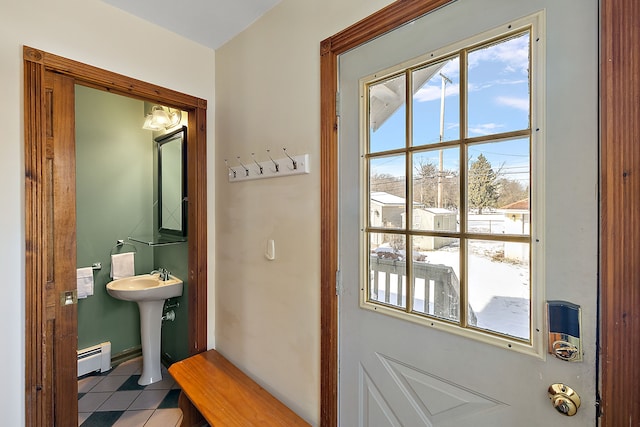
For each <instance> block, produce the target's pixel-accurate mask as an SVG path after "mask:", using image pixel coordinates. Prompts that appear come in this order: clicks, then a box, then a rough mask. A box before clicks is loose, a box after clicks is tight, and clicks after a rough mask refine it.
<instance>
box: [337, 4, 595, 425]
mask: <svg viewBox="0 0 640 427" xmlns="http://www.w3.org/2000/svg"><path fill="white" fill-rule="evenodd" d="M597 7H598V2H597V1H595V0H589V1H585V0H563V1H561V2H558V1H556V0H548V1H542V0H535V1H533V0H527V1H515V0H474V1H465V0H460V1H457V2H454V3H452V4H450V5H449V6H446V7H444V8H441V9H439V10H437V11H435V12H433V13H431V14H429V15H427V16H425V17H423V18H421V19H420V20H418V21H416V22H414V23H412V24H409V25H405V26H403V27H401V28H399V29H397V30H395V31H393V32H391V33H389V34H387V35H385V36H383V37H380V38H378V39H376V40H374V41H372V42H370V43H368V44H366V45H364V46H361V47H359V48H357V49H354V50H352V51H350V52H347V53H346V54H343V55H341V56H340V58H339V61H340V62H339V78H340V82H339V87H340V135H339V141H340V148H339V164H340V166H339V180H340V182H339V186H340V214H339V215H340V217H339V223H340V226H339V228H340V238H339V265H340V270H341V283H342V293H341V296H340V308H339V351H340V355H339V358H340V361H339V367H340V380H339V414H340V425H341V426H345V427H352V426H406V427H413V426H456V427H462V426H474V427H478V426H480V427H482V426H512V425H519V426H523V427H528V426H541V425H556V424H558V425H559V424H560V423H561V424H562V425H563V426H568V427H572V426H576V427H577V426H580V427H583V426H593V425H595V394H596V392H595V376H596V360H595V358H596V346H595V341H596V311H597V310H596V308H597V307H596V296H597V263H598V261H597V260H598V258H597V232H598V230H597V224H598V218H597V210H598V201H597V178H598V176H597V173H598V164H597V150H598V145H597V144H598V128H597V120H598V116H597V105H598V104H597V101H598V92H597V89H598V74H597V73H598V57H597V49H598V40H597V37H598V24H597V12H598V10H597ZM541 10H544V13H545V19H546V28H545V30H544V34H545V37H546V55H545V58H544V61H545V63H546V72H545V75H546V94H545V97H546V100H545V103H546V111H545V117H544V118H543V120H542V121H541V122H540V123H542V126H544V131H545V133H546V143H545V156H544V157H545V165H546V166H545V188H544V193H543V194H544V212H545V230H544V233H543V236H544V237H543V241H542V242H539V243H540V244H542V245H543V248H544V257H543V260H542V262H543V263H544V270H543V271H544V272H545V277H544V284H543V286H544V293H545V299H546V300H555V299H558V300H567V301H571V302H573V303H575V304H578V305H580V306H581V308H582V339H583V343H582V344H583V350H584V360H583V362H578V363H571V362H565V361H561V360H559V359H556V358H554V357H552V356H550V355H548V357H546V358H545V359H544V360H543V359H540V358H538V357H535V356H532V355H525V354H521V353H518V352H515V351H512V350H508V349H505V348H500V347H497V346H494V345H490V344H486V343H481V342H477V341H475V340H473V339H470V338H467V337H462V336H457V335H453V334H450V333H447V332H445V331H441V330H437V329H432V328H430V327H428V326H423V325H418V324H414V323H411V322H407V321H405V320H402V319H397V318H394V317H390V316H386V315H380V314H378V313H376V312H373V311H370V310H363V309H361V308H360V307H359V291H360V285H361V282H362V278H360V277H359V267H358V266H359V260H358V252H359V250H360V246H359V241H360V240H359V239H360V234H359V233H360V228H361V225H360V224H359V211H360V206H359V204H358V203H359V200H360V195H359V191H360V190H359V182H360V181H359V179H360V171H359V165H360V161H359V157H360V152H359V138H360V137H359V111H358V109H359V87H358V82H359V79H360V78H361V77H363V76H366V75H370V74H371V73H374V72H376V71H379V70H383V69H385V68H388V67H390V66H394V65H396V64H399V63H402V62H404V61H407V60H409V59H411V58H415V57H418V56H420V55H423V54H424V53H426V52H429V51H431V50H435V49H438V48H441V47H443V46H446V45H449V44H451V43H454V42H458V41H460V40H463V39H466V38H468V37H471V36H475V35H477V34H480V33H483V32H485V31H487V30H490V29H492V28H496V27H498V26H501V25H504V24H505V23H508V22H509V21H512V20H514V19H517V18H520V17H523V16H527V15H530V14H533V13H536V12H539V11H541ZM532 126H534V127H535V126H536V125H535V124H534V125H532ZM533 333H534V336H536V339H540V337H541V336H544V333H545V332H544V331H533ZM545 345H546V341H545ZM558 382H560V383H565V384H567V385H569V386H571V387H573V388H574V389H575V390H576V391H577V392H578V393H579V394H580V397H581V398H582V405H581V407H580V409H579V411H578V413H577V414H576V415H575V416H573V417H565V416H563V415H562V414H559V413H558V412H557V411H556V410H555V409H553V407H552V406H551V403H550V401H549V399H548V397H547V388H548V387H549V385H551V384H552V383H558Z"/></svg>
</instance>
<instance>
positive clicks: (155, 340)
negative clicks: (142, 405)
mask: <svg viewBox="0 0 640 427" xmlns="http://www.w3.org/2000/svg"><path fill="white" fill-rule="evenodd" d="M137 303H138V308H139V310H140V338H141V340H142V375H141V376H140V379H139V380H138V384H140V385H149V384H153V383H155V382H158V381H160V380H161V379H162V373H161V371H160V366H161V365H160V336H161V334H160V330H161V328H162V307H163V306H164V300H160V301H137Z"/></svg>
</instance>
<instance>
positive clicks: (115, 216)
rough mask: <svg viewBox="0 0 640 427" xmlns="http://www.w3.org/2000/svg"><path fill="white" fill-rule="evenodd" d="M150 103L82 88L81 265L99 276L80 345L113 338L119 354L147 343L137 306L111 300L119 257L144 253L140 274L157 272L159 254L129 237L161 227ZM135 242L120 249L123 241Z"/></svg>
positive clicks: (87, 303) (83, 313)
mask: <svg viewBox="0 0 640 427" xmlns="http://www.w3.org/2000/svg"><path fill="white" fill-rule="evenodd" d="M143 108H144V104H143V102H142V101H139V100H135V99H131V98H126V97H123V96H119V95H114V94H111V93H108V92H103V91H99V90H95V89H91V88H86V87H83V86H76V209H77V220H76V221H77V228H76V232H77V248H78V255H77V266H78V267H86V266H90V265H92V264H93V263H96V262H100V263H102V269H101V270H97V271H94V295H93V296H90V297H88V298H86V299H81V300H79V302H78V348H80V349H82V348H85V347H87V346H91V345H95V344H99V343H101V342H103V341H111V352H112V355H113V354H118V353H121V352H123V351H125V350H129V349H132V348H136V347H139V346H140V319H139V314H138V307H137V306H136V304H135V303H133V302H129V301H121V300H117V299H115V298H113V297H111V296H110V295H109V294H108V293H107V291H106V284H107V283H108V282H109V281H110V280H111V279H110V277H109V273H110V266H111V253H119V252H128V251H133V250H135V251H136V255H135V265H136V274H141V273H148V272H149V271H151V270H152V268H153V251H152V249H151V248H150V247H148V246H145V245H140V244H135V246H133V243H132V242H129V241H128V240H127V238H128V236H131V235H132V233H134V232H150V231H151V229H152V227H153V215H152V207H153V191H152V189H153V150H154V142H153V139H152V136H151V133H150V132H149V131H145V130H143V129H142V128H141V121H142V119H143V117H144V116H143ZM118 239H122V240H124V241H125V242H127V243H132V244H127V245H124V246H123V247H122V248H114V246H115V245H116V241H117V240H118Z"/></svg>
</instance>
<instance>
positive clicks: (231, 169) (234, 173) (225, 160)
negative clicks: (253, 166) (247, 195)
mask: <svg viewBox="0 0 640 427" xmlns="http://www.w3.org/2000/svg"><path fill="white" fill-rule="evenodd" d="M224 164H225V165H227V169H229V171H230V172H231V173H233V177H234V178H236V171H235V170H234V169H233V168H232V167H231V166H229V163H228V162H227V159H224Z"/></svg>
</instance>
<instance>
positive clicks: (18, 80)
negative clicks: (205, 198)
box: [0, 0, 215, 426]
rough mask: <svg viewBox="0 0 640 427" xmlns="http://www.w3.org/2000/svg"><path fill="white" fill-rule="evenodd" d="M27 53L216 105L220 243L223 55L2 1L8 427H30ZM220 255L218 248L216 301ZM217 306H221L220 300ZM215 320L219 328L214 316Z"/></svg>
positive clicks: (143, 30)
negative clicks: (217, 100) (218, 58)
mask: <svg viewBox="0 0 640 427" xmlns="http://www.w3.org/2000/svg"><path fill="white" fill-rule="evenodd" d="M153 39H155V40H156V41H158V40H159V41H162V44H163V46H161V44H160V43H150V42H151V40H153ZM23 45H29V46H32V47H35V48H38V49H42V50H45V51H48V52H51V53H55V54H57V55H61V56H64V57H67V58H71V59H75V60H78V61H81V62H85V63H88V64H91V65H94V66H97V67H101V68H105V69H108V70H111V71H115V72H118V73H121V74H125V75H128V76H131V77H135V78H137V79H140V80H144V81H148V82H151V83H155V84H158V85H161V86H165V87H168V88H171V89H175V90H178V91H181V92H185V93H188V94H190V95H194V96H197V97H200V98H204V99H207V100H208V101H209V112H208V116H209V117H208V123H209V134H208V140H209V143H210V144H211V147H212V148H211V149H210V150H209V154H208V156H209V171H210V175H209V181H210V182H209V189H210V190H209V191H210V192H209V213H210V214H209V216H210V225H209V227H210V234H209V236H210V241H211V242H213V238H214V233H213V230H214V208H215V206H214V191H213V190H214V184H213V177H214V171H215V162H214V161H213V159H214V150H213V141H214V133H215V132H214V120H213V118H214V95H215V93H214V83H215V76H214V74H215V52H214V51H212V50H210V49H207V48H204V47H202V46H200V45H197V44H195V43H192V42H189V41H187V40H186V39H184V38H181V37H178V36H176V35H174V34H172V33H169V32H168V31H165V30H162V29H160V28H159V27H156V26H154V25H151V24H148V23H146V22H144V21H141V20H139V19H137V18H134V17H133V16H131V15H128V14H126V13H124V12H121V11H119V10H118V9H115V8H113V7H111V6H108V5H106V4H104V3H102V2H100V1H97V0H56V1H53V2H52V1H47V0H20V1H18V0H0V94H2V103H1V104H0V118H1V119H0V124H1V125H2V136H3V138H2V142H1V143H0V159H1V160H0V162H1V164H2V166H1V167H0V182H2V190H1V192H0V194H1V196H2V205H3V208H2V210H0V224H1V227H2V230H1V233H2V237H3V238H2V243H1V244H0V260H1V261H0V267H1V270H2V276H3V280H2V281H1V282H0V292H1V293H2V301H3V322H4V325H5V327H3V328H0V342H2V344H3V351H1V352H0V377H2V378H3V382H4V385H3V387H2V388H1V389H0V413H2V424H3V425H7V426H20V425H24V408H25V406H24V356H25V351H24V347H25V341H24V327H25V326H24V325H25V321H24V316H25V311H24V300H25V296H24V280H25V279H24V276H25V275H24V253H25V243H24V217H25V208H24V149H23V127H24V121H23V101H22V97H23V71H22V46H23ZM186 64H188V65H189V68H187V67H186V66H185V65H186ZM141 120H142V117H141ZM213 249H214V246H213V244H211V245H210V253H209V255H210V260H211V261H210V264H209V269H210V273H209V282H210V288H211V292H210V293H211V295H213V294H214V292H213V287H212V285H211V284H212V283H213V276H214V272H213V265H214V264H213V259H214V253H213ZM210 306H211V307H213V306H214V304H213V300H211V303H210ZM209 317H210V319H212V320H213V311H211V314H210V316H209ZM211 329H212V330H213V328H211ZM212 343H213V335H211V336H210V344H212Z"/></svg>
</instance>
